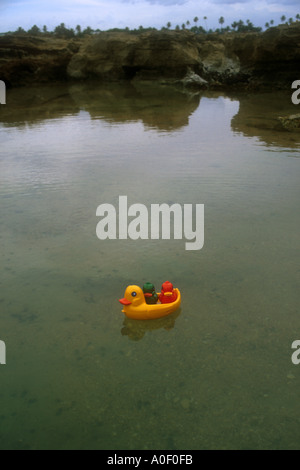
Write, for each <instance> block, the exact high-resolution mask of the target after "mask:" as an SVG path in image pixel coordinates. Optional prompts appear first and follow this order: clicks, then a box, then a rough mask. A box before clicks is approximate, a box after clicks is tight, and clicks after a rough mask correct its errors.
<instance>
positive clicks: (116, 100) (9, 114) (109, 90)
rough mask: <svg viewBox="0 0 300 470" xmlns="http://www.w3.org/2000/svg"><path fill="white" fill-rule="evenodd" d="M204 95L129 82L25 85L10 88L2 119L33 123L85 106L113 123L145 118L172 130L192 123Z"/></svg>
mask: <svg viewBox="0 0 300 470" xmlns="http://www.w3.org/2000/svg"><path fill="white" fill-rule="evenodd" d="M200 99H201V94H200V93H198V92H197V93H192V92H187V91H185V90H184V89H177V88H175V87H170V86H159V85H154V86H153V85H150V84H149V85H142V84H136V85H132V84H130V83H128V82H124V84H122V85H120V84H111V85H109V84H107V85H101V86H99V85H91V84H90V85H73V86H70V87H68V86H67V85H65V86H63V85H59V86H56V87H49V86H48V87H47V86H44V87H35V88H32V89H27V88H26V89H25V88H21V89H14V90H11V91H10V93H9V96H8V104H7V106H5V107H4V106H2V107H1V114H0V122H2V123H3V124H4V125H5V126H8V127H9V126H18V127H24V126H26V125H29V126H31V125H35V124H38V123H40V122H42V121H44V120H48V119H57V118H61V117H64V116H67V115H77V114H79V112H80V111H81V110H83V111H86V112H88V113H89V114H90V116H91V118H92V119H101V120H105V121H107V122H109V123H126V122H137V121H141V122H143V124H144V126H145V127H146V128H152V129H156V130H159V131H172V130H176V129H180V128H182V127H184V126H187V125H188V124H189V117H190V115H191V114H192V113H193V112H194V111H195V110H196V109H197V108H198V106H199V103H200Z"/></svg>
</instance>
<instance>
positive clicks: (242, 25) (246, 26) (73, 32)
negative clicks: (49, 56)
mask: <svg viewBox="0 0 300 470" xmlns="http://www.w3.org/2000/svg"><path fill="white" fill-rule="evenodd" d="M203 21H204V26H198V22H199V18H198V17H197V16H195V18H194V19H193V23H195V24H194V25H193V26H192V25H191V22H190V21H189V20H187V21H186V22H185V23H182V24H181V25H179V24H177V25H176V26H175V28H173V29H175V31H180V30H189V31H192V32H193V33H195V34H200V33H204V34H205V33H213V32H216V33H225V32H238V33H241V32H260V31H262V29H263V28H261V27H257V26H254V24H253V23H252V22H251V21H250V20H246V22H244V21H243V20H239V21H234V22H233V23H232V24H231V26H226V27H224V24H225V18H224V17H223V16H221V17H220V18H219V20H218V22H219V24H220V28H217V29H215V30H213V29H211V28H210V29H208V26H207V22H208V18H207V16H204V17H203ZM280 21H281V23H280V24H286V25H291V24H293V23H294V22H295V21H297V22H298V21H300V14H297V15H296V16H295V20H294V19H293V18H289V19H287V18H286V16H285V15H283V16H281V18H280ZM274 24H275V21H274V20H270V21H269V22H266V23H265V28H266V29H268V28H270V27H272V26H274ZM171 29H172V23H171V22H168V23H167V25H166V26H163V27H162V28H161V30H171ZM108 31H110V32H114V31H115V32H121V31H125V32H129V33H132V34H138V33H141V32H146V31H157V29H156V28H152V27H148V28H144V27H143V26H139V28H138V29H130V28H129V27H126V28H123V29H122V28H112V29H109V30H108ZM100 32H101V30H100V29H92V28H91V27H90V26H87V27H86V28H84V29H83V28H82V27H81V26H80V25H77V26H76V28H75V29H73V28H67V27H66V25H65V23H61V24H60V25H59V26H56V27H55V28H54V30H53V31H49V30H48V27H47V26H46V25H44V26H43V27H42V28H41V29H40V28H39V27H38V26H37V25H34V26H32V28H30V29H29V30H28V31H25V29H23V28H22V27H19V28H18V29H17V30H16V31H14V33H13V34H17V35H25V34H28V35H30V36H40V35H49V36H50V35H51V36H56V37H62V38H66V39H70V38H76V37H77V38H81V37H84V36H87V35H92V34H95V33H100ZM7 34H11V32H9V33H7Z"/></svg>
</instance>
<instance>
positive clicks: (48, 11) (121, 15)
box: [0, 0, 300, 32]
mask: <svg viewBox="0 0 300 470" xmlns="http://www.w3.org/2000/svg"><path fill="white" fill-rule="evenodd" d="M298 13H300V0H239V1H237V0H0V32H6V31H15V30H16V29H17V28H18V27H19V26H22V27H23V28H24V29H29V28H30V27H31V26H33V25H34V24H37V25H38V26H39V27H41V28H42V26H43V25H47V26H48V29H49V30H52V29H53V28H54V27H55V26H57V25H58V24H60V23H62V22H63V23H65V24H66V26H68V27H73V28H75V27H76V25H77V24H80V25H81V26H83V27H86V26H91V27H92V28H94V29H97V28H99V29H101V30H105V29H109V28H113V27H119V28H124V27H126V26H129V27H130V28H134V27H136V28H138V27H139V26H140V25H142V26H144V27H147V26H154V27H156V28H161V27H162V26H165V25H166V24H167V22H169V21H170V22H171V23H172V26H173V27H175V26H176V25H177V24H179V25H182V23H185V22H186V21H187V20H189V21H190V22H191V24H193V19H194V17H195V16H198V17H199V23H198V24H199V25H200V24H201V25H203V26H206V25H205V22H204V20H203V18H204V16H206V17H207V22H206V24H207V27H208V28H216V27H218V19H219V18H220V16H223V17H224V18H225V25H224V26H226V25H231V24H232V22H233V21H238V20H240V19H242V20H244V21H245V20H247V19H250V20H251V21H252V22H253V23H254V24H255V26H264V24H265V23H266V22H267V21H270V20H274V22H275V24H278V23H280V18H281V16H282V15H285V16H286V17H287V18H290V17H293V18H295V15H296V14H298Z"/></svg>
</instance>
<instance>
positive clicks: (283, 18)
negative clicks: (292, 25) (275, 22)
mask: <svg viewBox="0 0 300 470" xmlns="http://www.w3.org/2000/svg"><path fill="white" fill-rule="evenodd" d="M280 20H281V21H282V22H283V23H284V22H285V20H286V16H284V15H282V17H281V18H280Z"/></svg>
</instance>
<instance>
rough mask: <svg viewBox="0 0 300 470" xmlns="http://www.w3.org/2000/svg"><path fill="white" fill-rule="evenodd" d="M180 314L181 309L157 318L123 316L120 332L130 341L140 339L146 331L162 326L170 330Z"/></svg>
mask: <svg viewBox="0 0 300 470" xmlns="http://www.w3.org/2000/svg"><path fill="white" fill-rule="evenodd" d="M180 314H181V309H179V310H177V311H176V312H174V313H172V315H169V316H167V317H164V318H158V319H157V320H131V319H130V318H125V319H124V322H123V328H122V329H121V334H122V335H123V336H128V338H129V339H130V340H132V341H140V340H141V339H143V337H144V336H145V334H146V332H148V331H154V330H160V329H162V328H163V329H165V330H172V329H173V328H174V326H175V322H176V320H177V318H178V317H179V315H180Z"/></svg>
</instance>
